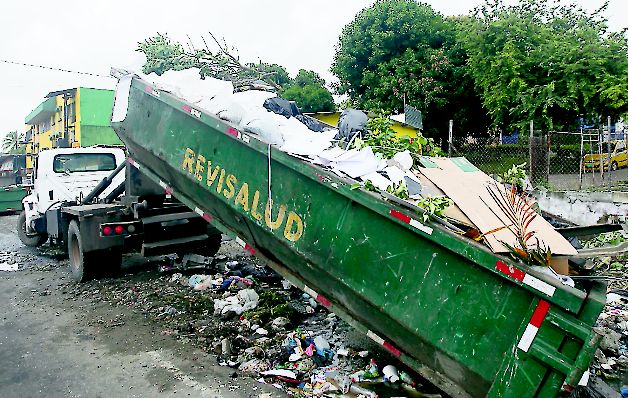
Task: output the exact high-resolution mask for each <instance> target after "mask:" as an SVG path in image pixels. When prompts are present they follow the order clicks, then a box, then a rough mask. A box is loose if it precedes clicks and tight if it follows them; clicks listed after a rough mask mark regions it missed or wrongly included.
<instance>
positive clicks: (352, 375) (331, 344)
mask: <svg viewBox="0 0 628 398" xmlns="http://www.w3.org/2000/svg"><path fill="white" fill-rule="evenodd" d="M230 243H233V242H231V241H227V242H223V248H222V249H221V253H224V252H227V253H228V255H227V256H225V255H223V254H221V255H219V256H217V257H215V258H214V261H213V262H212V266H211V267H210V268H208V269H205V270H203V272H197V273H194V272H192V271H191V270H178V269H176V267H175V268H173V267H171V266H164V264H166V265H168V264H170V262H169V261H168V260H162V261H161V262H160V263H159V264H158V265H159V266H158V267H156V268H159V269H160V271H152V270H151V271H143V272H141V273H139V274H133V275H125V276H123V277H121V278H117V279H100V280H94V281H90V282H88V283H85V284H82V285H74V284H69V285H67V286H65V288H64V289H65V290H66V293H71V294H68V295H67V299H69V300H71V299H73V297H76V296H82V297H88V298H91V299H92V300H95V301H97V302H100V303H108V304H110V305H112V306H115V305H122V306H126V307H128V308H130V309H132V310H134V311H137V312H140V313H142V314H144V315H145V316H146V317H148V318H150V319H152V320H154V321H155V322H156V323H157V324H159V325H160V329H161V331H160V334H161V335H163V336H171V337H173V338H176V339H178V340H180V341H181V342H182V343H184V344H194V345H196V346H198V347H199V348H201V349H203V350H205V351H207V352H209V353H212V354H214V355H215V356H216V361H217V364H219V365H221V366H225V367H230V368H232V369H233V370H234V372H237V373H238V374H241V375H243V376H247V377H252V378H254V379H256V380H258V382H260V383H265V384H269V385H272V386H274V387H276V388H278V389H280V390H282V391H283V392H285V393H288V394H294V395H295V396H301V397H305V396H308V397H316V396H326V395H327V394H331V393H350V394H355V395H360V394H362V395H363V396H365V397H371V398H372V397H375V396H378V395H379V396H408V395H411V393H414V394H415V395H417V394H423V393H425V392H427V393H428V396H434V397H438V396H440V395H438V393H437V391H436V390H435V389H434V387H431V386H428V383H427V382H425V381H424V380H423V379H421V378H420V377H419V376H417V375H415V374H412V373H411V371H410V370H409V369H407V368H405V367H404V366H403V365H402V364H401V363H399V361H398V360H396V359H395V358H393V357H391V356H390V355H389V354H388V353H386V352H385V351H382V350H381V349H380V348H379V346H377V345H376V344H374V343H372V342H370V341H369V339H368V338H366V337H365V336H361V335H359V333H358V332H356V331H354V330H353V329H352V328H351V327H350V326H349V325H348V324H346V323H345V322H343V321H341V320H340V319H339V318H338V317H337V316H336V315H335V314H333V313H329V312H328V311H327V309H325V308H324V307H323V306H321V305H319V303H318V302H317V301H316V300H315V299H314V298H313V297H311V296H309V295H308V294H306V293H303V292H301V291H300V290H298V289H297V288H295V287H293V286H292V285H291V284H290V283H289V282H288V281H286V280H285V279H283V278H281V277H280V276H279V275H278V274H276V273H275V272H274V271H272V270H271V269H270V268H268V267H266V266H265V265H263V264H262V263H261V262H260V261H259V260H257V259H256V258H254V257H251V256H250V255H249V254H248V253H245V252H244V251H242V250H237V249H236V247H239V246H236V245H232V244H230ZM234 252H237V254H236V255H233V254H232V253H234ZM164 270H166V271H165V272H164ZM197 271H198V270H197ZM113 324H116V323H115V322H114V323H113ZM421 383H425V385H422V384H421ZM430 393H431V394H432V395H429V394H430Z"/></svg>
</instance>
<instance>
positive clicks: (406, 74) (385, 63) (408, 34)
mask: <svg viewBox="0 0 628 398" xmlns="http://www.w3.org/2000/svg"><path fill="white" fill-rule="evenodd" d="M458 23H459V21H458V19H456V18H447V19H445V18H443V16H442V15H440V14H438V13H437V12H435V11H434V10H433V9H432V7H431V6H429V5H427V4H422V3H417V2H416V1H414V0H379V1H376V2H375V4H373V5H372V6H371V7H368V8H365V9H364V10H362V11H361V12H360V13H358V15H357V16H356V17H355V19H354V20H353V21H352V22H351V23H349V24H348V25H347V26H345V28H344V29H343V31H342V34H341V36H340V39H339V42H338V45H337V49H336V54H335V57H334V63H333V66H332V72H333V73H334V74H336V76H338V79H339V83H338V85H337V86H336V89H337V91H338V93H339V94H347V95H348V96H349V98H350V99H351V100H352V101H354V102H355V104H356V105H357V107H359V108H362V109H368V110H380V109H384V110H386V111H387V112H394V113H397V112H403V106H404V103H407V104H409V105H412V106H414V107H417V108H418V109H420V110H421V111H422V112H423V113H424V115H425V116H426V117H425V119H424V127H425V131H426V132H428V133H429V134H430V135H434V133H435V132H436V131H440V132H442V133H443V137H444V134H445V132H446V123H447V120H448V119H452V118H454V119H455V120H456V123H457V128H460V129H464V130H468V129H471V128H474V129H483V123H484V119H485V118H484V117H483V116H482V115H483V114H484V113H485V112H484V111H483V110H482V109H481V101H480V100H479V99H478V98H477V96H476V95H475V89H474V86H473V81H472V79H471V78H470V76H469V75H468V74H467V73H466V66H465V65H466V54H465V53H464V50H463V49H462V47H461V46H459V45H458V44H457V43H456V41H455V37H456V31H457V29H458V27H457V26H458Z"/></svg>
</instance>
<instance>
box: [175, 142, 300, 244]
mask: <svg viewBox="0 0 628 398" xmlns="http://www.w3.org/2000/svg"><path fill="white" fill-rule="evenodd" d="M212 166H213V167H212ZM181 168H182V169H183V170H185V171H187V172H188V173H189V174H190V175H192V176H193V177H194V179H196V180H197V181H199V182H202V181H203V177H205V179H206V184H207V187H208V188H210V187H212V186H214V182H216V184H215V189H216V193H217V194H219V195H220V194H221V195H223V196H224V197H225V198H226V199H227V200H229V201H230V202H231V201H233V204H234V205H235V207H237V208H241V209H242V210H244V211H245V212H246V213H248V214H250V215H251V217H253V218H254V219H255V220H257V221H258V222H261V221H262V220H263V221H264V223H265V224H266V226H267V227H268V228H270V229H271V230H273V231H275V230H280V229H282V226H283V236H284V237H285V238H286V239H287V240H289V241H290V242H296V241H298V240H299V239H301V236H303V227H304V226H303V219H302V218H301V216H299V215H298V214H297V213H295V212H294V211H292V210H288V206H287V205H285V204H279V205H278V206H275V205H274V204H273V201H272V200H269V201H267V202H266V206H264V208H263V209H261V206H260V203H259V202H260V192H259V191H258V190H255V192H254V193H253V200H249V199H250V192H251V190H252V189H250V188H249V184H248V183H246V182H241V183H240V184H238V178H237V177H236V176H235V175H233V174H229V173H227V172H226V171H225V169H223V168H222V167H220V166H219V165H217V164H214V165H212V162H211V160H210V159H207V158H205V156H203V155H201V154H200V153H199V154H196V153H195V152H194V151H193V150H192V149H190V148H186V149H185V152H184V153H183V162H182V163H181Z"/></svg>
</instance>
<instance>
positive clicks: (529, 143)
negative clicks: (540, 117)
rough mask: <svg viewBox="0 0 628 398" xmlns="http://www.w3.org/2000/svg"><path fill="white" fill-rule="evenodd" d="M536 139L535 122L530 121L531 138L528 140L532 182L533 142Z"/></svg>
mask: <svg viewBox="0 0 628 398" xmlns="http://www.w3.org/2000/svg"><path fill="white" fill-rule="evenodd" d="M533 137H534V120H530V138H529V139H528V151H529V154H528V165H529V166H530V181H532V157H533V155H532V140H533Z"/></svg>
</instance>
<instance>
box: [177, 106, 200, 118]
mask: <svg viewBox="0 0 628 398" xmlns="http://www.w3.org/2000/svg"><path fill="white" fill-rule="evenodd" d="M181 109H183V110H184V111H186V112H187V113H189V114H190V115H193V116H196V117H197V118H199V119H200V118H201V111H199V110H198V109H194V108H192V107H191V106H190V105H187V104H186V105H183V106H182V107H181Z"/></svg>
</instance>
